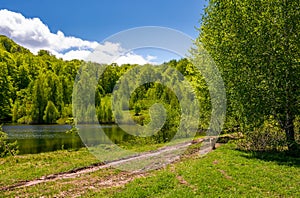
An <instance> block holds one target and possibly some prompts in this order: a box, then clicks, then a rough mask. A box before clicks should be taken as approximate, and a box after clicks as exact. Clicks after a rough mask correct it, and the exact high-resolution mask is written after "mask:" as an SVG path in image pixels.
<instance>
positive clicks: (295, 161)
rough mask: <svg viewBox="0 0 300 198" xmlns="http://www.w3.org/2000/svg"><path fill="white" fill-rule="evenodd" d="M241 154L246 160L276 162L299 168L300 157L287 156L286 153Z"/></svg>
mask: <svg viewBox="0 0 300 198" xmlns="http://www.w3.org/2000/svg"><path fill="white" fill-rule="evenodd" d="M242 152H243V154H242V156H243V157H245V158H248V159H259V160H263V161H267V162H270V161H272V162H276V163H277V164H278V165H285V166H295V167H300V157H293V156H289V155H288V154H287V153H286V152H254V151H251V152H247V151H242Z"/></svg>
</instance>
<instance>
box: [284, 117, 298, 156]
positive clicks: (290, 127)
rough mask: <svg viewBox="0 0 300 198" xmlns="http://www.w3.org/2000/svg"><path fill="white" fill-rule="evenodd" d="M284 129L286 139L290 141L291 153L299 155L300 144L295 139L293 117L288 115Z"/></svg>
mask: <svg viewBox="0 0 300 198" xmlns="http://www.w3.org/2000/svg"><path fill="white" fill-rule="evenodd" d="M284 131H285V134H286V140H287V143H288V149H289V153H291V154H296V155H299V154H300V153H297V152H298V145H297V142H296V139H295V131H294V122H293V119H291V117H289V116H288V115H287V120H286V122H285V126H284Z"/></svg>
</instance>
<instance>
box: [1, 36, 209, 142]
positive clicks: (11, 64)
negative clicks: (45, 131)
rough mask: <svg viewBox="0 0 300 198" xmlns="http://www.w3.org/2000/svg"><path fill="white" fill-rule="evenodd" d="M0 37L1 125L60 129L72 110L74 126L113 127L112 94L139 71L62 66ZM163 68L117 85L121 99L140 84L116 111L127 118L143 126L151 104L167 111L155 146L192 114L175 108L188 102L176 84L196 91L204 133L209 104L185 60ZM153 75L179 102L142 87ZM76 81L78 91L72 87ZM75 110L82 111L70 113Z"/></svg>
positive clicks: (158, 88) (159, 88)
mask: <svg viewBox="0 0 300 198" xmlns="http://www.w3.org/2000/svg"><path fill="white" fill-rule="evenodd" d="M0 38H2V40H1V39H0V44H2V46H4V47H2V48H1V45H0V60H1V63H0V67H1V70H2V71H3V72H2V73H1V74H0V85H1V89H0V96H1V97H0V100H1V101H0V102H1V103H2V108H1V110H0V121H12V122H18V123H22V124H54V123H60V124H62V123H65V122H66V121H67V120H68V119H70V118H72V117H73V111H75V113H76V116H77V117H76V122H82V123H97V122H100V123H114V122H115V121H116V118H119V117H120V116H122V115H121V114H120V112H118V111H115V112H114V111H113V108H112V95H113V94H114V89H115V87H116V85H117V84H118V82H120V80H122V77H123V76H124V75H126V74H127V73H128V72H129V71H133V69H134V68H139V67H140V66H138V65H128V64H126V65H121V66H118V65H116V64H112V65H100V64H96V63H91V62H83V61H78V60H72V61H63V60H62V59H57V58H56V57H55V56H54V55H52V54H51V53H49V52H48V51H45V50H41V51H39V53H38V54H37V55H33V54H31V53H30V52H29V51H28V50H26V49H23V48H22V47H21V46H19V45H17V44H16V43H14V42H13V41H12V40H10V39H8V38H6V37H4V36H1V37H0ZM1 42H2V43H1ZM12 49H19V50H12ZM162 66H163V67H165V68H166V69H164V70H163V71H162V72H156V73H151V72H149V71H148V70H147V69H144V70H143V71H142V72H140V73H134V74H133V75H132V76H131V77H130V78H131V79H132V80H131V82H125V83H122V84H121V85H120V86H121V88H122V90H123V92H122V93H120V95H125V94H126V92H127V91H128V86H129V85H132V84H135V83H136V84H141V86H139V87H138V88H137V89H136V90H134V92H133V93H132V95H131V97H130V100H129V101H123V102H122V104H120V109H122V110H125V109H127V110H129V111H130V112H134V114H135V115H134V114H132V117H131V118H130V119H133V120H135V121H136V122H138V123H139V124H141V125H146V124H148V123H150V121H151V119H152V118H151V117H150V113H149V109H150V107H151V106H152V105H154V104H155V103H160V104H162V105H163V106H164V108H165V109H166V112H167V120H166V123H165V125H164V126H163V128H162V130H161V131H160V132H159V133H157V134H156V135H155V137H154V138H155V141H157V142H166V141H169V140H171V139H172V137H173V136H174V134H175V133H176V132H177V130H178V127H179V123H180V119H181V117H180V114H181V113H182V112H181V110H182V109H186V112H193V111H195V110H194V109H191V106H190V105H186V106H184V107H180V105H179V102H180V100H184V99H186V98H188V97H189V96H185V95H186V92H187V88H186V87H184V86H178V85H177V84H176V82H179V81H180V80H182V79H181V78H183V76H184V78H185V79H186V80H187V81H188V82H189V83H190V85H191V86H192V87H193V88H194V91H195V94H196V97H197V99H198V100H199V106H200V109H201V112H199V113H200V118H199V119H200V122H199V123H200V125H199V128H201V129H202V130H205V129H207V128H208V123H209V120H210V110H211V109H210V101H209V100H210V99H209V92H208V89H207V86H206V83H205V81H204V79H203V77H202V76H201V74H200V72H199V71H197V69H195V67H194V66H193V65H192V63H191V62H190V61H189V60H188V59H182V60H179V61H177V60H171V61H170V62H168V63H164V64H162ZM175 71H179V72H180V73H181V74H182V77H178V76H177V74H176V73H175ZM77 74H80V75H79V76H80V77H77V78H76V75H77ZM154 76H155V77H158V78H159V79H164V80H165V81H168V82H170V84H169V86H171V87H173V88H174V89H176V90H177V93H178V95H179V96H178V97H179V98H177V96H176V95H175V94H174V92H173V91H174V90H172V89H171V88H170V87H167V86H163V85H161V84H159V83H154V82H149V83H145V84H143V83H141V82H143V81H144V80H145V79H147V78H148V77H154ZM173 78H174V79H173ZM177 78H179V79H177ZM75 80H76V85H75V86H76V87H74V82H75ZM97 80H98V81H97ZM91 84H93V85H95V87H93V86H91ZM91 93H93V94H94V95H93V94H91ZM76 94H83V95H84V96H85V97H84V98H82V100H75V99H74V98H76V97H74V96H76ZM72 95H73V99H74V100H72ZM73 105H76V106H79V107H80V108H76V109H73V108H72V107H73ZM77 111H79V112H77ZM91 118H92V120H91ZM128 119H129V118H128ZM196 121H197V118H191V120H189V121H186V122H196ZM183 127H186V126H183ZM193 130H196V129H193ZM186 135H187V133H185V134H180V136H182V137H185V136H186ZM149 141H150V140H149ZM151 141H152V140H151Z"/></svg>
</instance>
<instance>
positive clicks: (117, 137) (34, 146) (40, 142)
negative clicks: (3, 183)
mask: <svg viewBox="0 0 300 198" xmlns="http://www.w3.org/2000/svg"><path fill="white" fill-rule="evenodd" d="M93 127H94V128H98V127H101V128H102V129H103V131H104V132H105V134H106V136H104V134H102V136H101V137H99V134H93V129H92V128H93ZM93 127H91V131H90V133H91V134H93V135H96V136H97V135H98V136H97V138H96V139H97V140H99V139H100V140H101V142H102V143H103V144H106V143H108V142H109V141H112V142H114V143H120V142H122V141H126V140H127V139H128V138H129V137H130V136H129V135H128V134H126V133H125V132H124V131H122V130H121V129H120V128H119V127H118V126H117V125H104V126H100V125H94V126H93ZM70 128H71V127H70V126H69V125H4V126H3V130H4V131H5V132H6V133H7V134H8V137H9V141H15V140H17V141H18V145H19V150H20V154H29V153H31V154H35V153H42V152H48V151H56V150H61V149H78V148H81V147H83V146H84V144H83V143H82V141H81V139H80V137H79V135H77V134H67V133H65V132H66V131H67V130H69V129H70Z"/></svg>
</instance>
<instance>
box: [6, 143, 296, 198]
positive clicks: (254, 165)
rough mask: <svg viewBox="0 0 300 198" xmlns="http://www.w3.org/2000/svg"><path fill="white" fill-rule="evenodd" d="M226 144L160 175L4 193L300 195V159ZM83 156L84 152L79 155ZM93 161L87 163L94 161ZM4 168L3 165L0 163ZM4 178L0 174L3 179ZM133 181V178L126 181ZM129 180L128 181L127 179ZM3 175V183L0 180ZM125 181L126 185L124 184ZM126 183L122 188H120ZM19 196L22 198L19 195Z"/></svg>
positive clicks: (109, 176) (117, 176)
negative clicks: (245, 149)
mask: <svg viewBox="0 0 300 198" xmlns="http://www.w3.org/2000/svg"><path fill="white" fill-rule="evenodd" d="M234 148H235V146H234V145H232V144H228V145H224V146H222V147H220V148H218V149H217V150H215V151H213V152H211V153H209V154H207V155H205V156H199V155H198V154H196V155H193V156H189V157H186V158H184V159H182V160H181V161H180V162H177V163H175V164H171V165H168V166H167V167H166V168H164V169H162V170H158V171H152V172H149V173H146V174H143V175H137V176H136V175H130V173H126V172H121V171H118V170H115V169H103V170H99V171H96V172H93V173H89V174H84V175H82V176H80V177H77V178H73V179H63V180H57V181H53V182H49V183H42V184H38V185H36V186H32V187H26V188H20V189H15V190H13V191H5V192H4V195H6V196H20V195H22V196H24V197H35V196H42V195H46V196H58V197H70V196H75V195H76V196H77V195H78V196H79V195H81V196H83V197H299V196H300V190H299V185H300V174H299V173H300V159H297V158H288V157H286V156H284V155H283V154H262V153H260V154H259V153H256V154H253V153H245V152H241V151H237V150H235V149H234ZM79 152H82V154H84V153H85V151H79ZM92 161H93V160H92V158H91V162H92ZM1 166H2V165H1ZM1 176H2V175H1ZM130 177H131V178H130ZM127 178H129V180H126V179H127ZM3 179H4V178H3V176H2V178H1V181H3ZM123 181H127V182H124V183H122V182H123ZM124 184H125V185H124ZM22 196H21V197H22Z"/></svg>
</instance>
